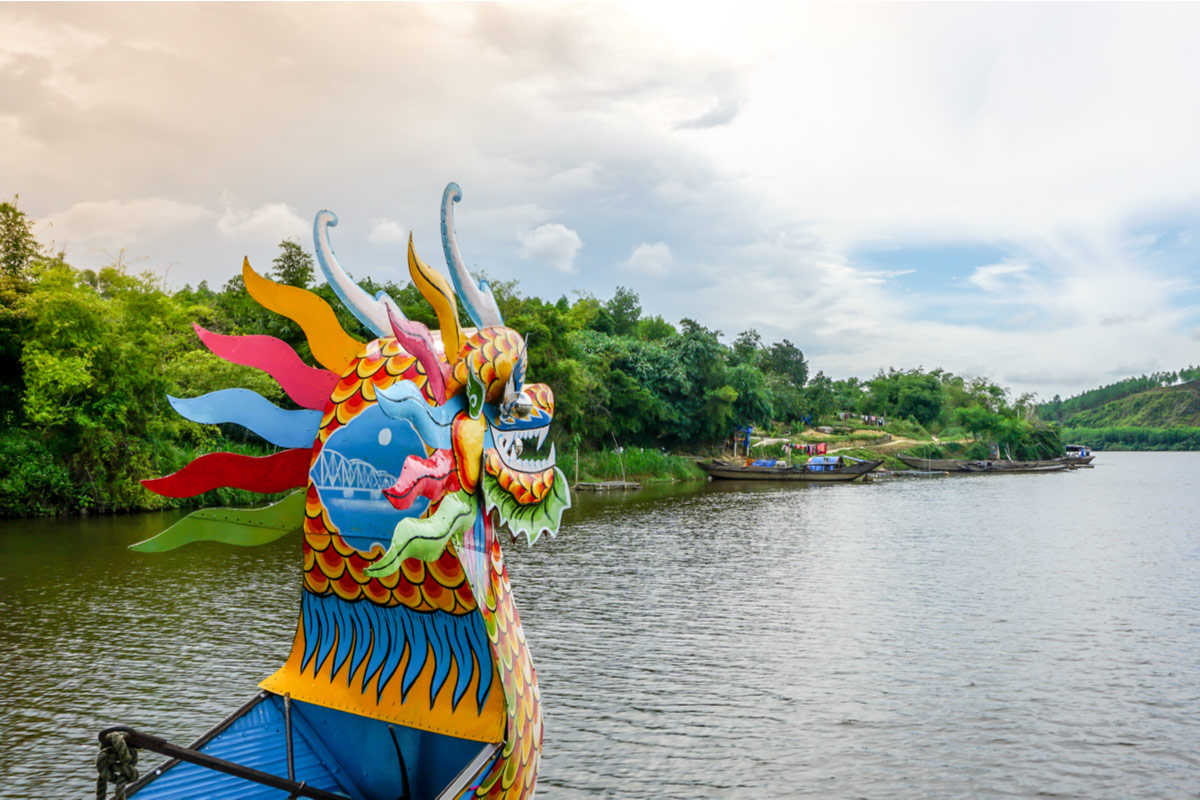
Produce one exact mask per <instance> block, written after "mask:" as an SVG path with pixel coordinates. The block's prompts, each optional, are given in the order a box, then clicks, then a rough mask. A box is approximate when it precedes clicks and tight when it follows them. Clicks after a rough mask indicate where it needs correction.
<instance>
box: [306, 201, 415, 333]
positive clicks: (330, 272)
mask: <svg viewBox="0 0 1200 800" xmlns="http://www.w3.org/2000/svg"><path fill="white" fill-rule="evenodd" d="M337 224H338V218H337V214H334V213H333V212H332V211H320V212H318V214H317V218H316V219H315V220H314V221H313V246H314V249H315V250H316V251H317V262H318V263H319V264H320V265H321V272H322V273H323V274H324V275H325V280H327V281H329V285H330V286H331V287H333V291H334V294H336V295H337V296H338V299H339V300H341V301H342V305H344V306H345V307H346V308H347V309H349V311H350V313H351V314H353V315H354V316H356V317H358V321H359V322H361V323H362V324H363V325H366V326H367V327H368V328H370V329H371V330H372V331H373V332H374V333H375V335H376V336H391V335H392V324H391V322H389V321H388V308H389V307H390V308H391V309H392V312H393V313H394V314H395V315H396V316H398V317H399V318H400V319H404V318H405V317H404V312H402V311H401V310H400V307H399V306H397V305H396V302H395V301H394V300H392V298H390V297H388V296H387V295H386V294H384V293H383V292H380V293H379V294H378V295H377V296H376V297H371V295H369V294H367V293H366V292H365V291H363V289H362V287H360V286H359V285H358V284H357V283H355V282H354V281H353V280H351V279H350V276H349V275H347V274H346V271H345V270H344V269H342V265H341V264H339V263H338V260H337V256H335V255H334V254H333V246H332V245H331V244H330V243H329V229H330V228H332V227H336V226H337Z"/></svg>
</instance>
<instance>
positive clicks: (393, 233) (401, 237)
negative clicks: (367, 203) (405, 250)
mask: <svg viewBox="0 0 1200 800" xmlns="http://www.w3.org/2000/svg"><path fill="white" fill-rule="evenodd" d="M367 241H368V242H370V243H371V244H403V243H405V242H407V241H408V229H407V228H405V227H404V226H403V225H401V224H400V223H399V222H396V220H394V219H385V218H382V217H376V218H375V219H373V220H371V232H370V233H368V234H367Z"/></svg>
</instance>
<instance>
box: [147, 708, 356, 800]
mask: <svg viewBox="0 0 1200 800" xmlns="http://www.w3.org/2000/svg"><path fill="white" fill-rule="evenodd" d="M293 710H294V709H293ZM292 722H293V737H292V748H293V749H292V752H293V760H294V763H295V769H296V773H295V774H296V780H297V781H304V782H305V783H307V784H309V785H310V786H315V787H317V788H319V789H326V790H328V791H331V792H341V793H343V794H349V796H351V797H356V798H363V795H361V794H359V793H357V792H354V791H352V790H351V789H350V787H349V783H350V781H349V779H348V778H347V777H346V774H345V772H344V771H343V770H342V769H341V768H340V767H339V766H338V765H337V763H336V762H335V761H334V760H333V758H332V757H331V756H330V755H329V753H328V752H327V751H324V752H322V750H323V748H320V746H319V743H318V748H317V749H314V747H313V740H314V739H316V737H315V736H313V735H308V736H304V735H300V734H301V731H300V730H299V727H298V726H297V725H296V724H295V723H296V717H295V714H293V717H292ZM200 750H201V751H202V752H204V753H208V754H209V755H213V756H216V757H217V758H223V759H225V760H227V761H233V762H234V763H237V764H242V765H244V766H247V767H253V768H254V769H258V770H262V771H263V772H269V773H271V774H272V775H278V776H280V777H287V741H286V737H285V727H284V723H283V701H282V700H281V699H280V698H278V697H275V696H270V697H268V698H266V699H265V700H263V701H261V702H259V703H257V704H256V705H254V706H253V707H252V708H250V709H249V710H248V711H247V712H246V713H245V714H243V715H242V716H241V717H239V718H238V719H237V720H236V721H234V722H233V723H232V724H231V725H230V726H229V727H228V728H226V729H225V730H224V731H222V732H221V733H219V734H217V736H216V737H214V738H213V739H212V741H210V742H208V743H207V744H205V745H204V746H203V747H201V748H200ZM143 755H144V756H150V755H153V754H143ZM134 796H136V797H137V798H138V800H185V799H186V800H195V799H196V798H205V800H285V799H286V798H287V796H288V795H287V792H282V791H279V790H278V789H271V788H269V787H266V786H262V785H261V784H257V783H253V782H251V781H246V780H243V779H241V778H235V777H233V776H232V775H225V774H224V773H220V772H214V771H212V770H210V769H205V768H203V767H199V766H196V765H195V764H188V763H185V762H179V763H177V764H175V765H174V766H173V767H171V768H170V769H168V770H166V771H165V772H164V773H163V774H162V775H161V776H159V777H157V778H155V779H154V780H152V781H151V782H150V783H148V784H147V785H146V786H145V787H144V788H143V789H141V790H140V791H138V792H137V793H136V795H134Z"/></svg>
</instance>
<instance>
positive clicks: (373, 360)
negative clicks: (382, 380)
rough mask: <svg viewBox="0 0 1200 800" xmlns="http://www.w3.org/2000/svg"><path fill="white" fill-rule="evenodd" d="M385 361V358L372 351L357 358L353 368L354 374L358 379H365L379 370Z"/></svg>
mask: <svg viewBox="0 0 1200 800" xmlns="http://www.w3.org/2000/svg"><path fill="white" fill-rule="evenodd" d="M386 363H387V359H385V358H381V357H379V355H377V354H374V353H373V354H371V355H369V356H367V357H366V358H363V359H361V360H359V362H358V364H357V365H356V366H355V368H354V374H355V375H356V376H357V377H358V378H359V380H366V379H367V378H369V377H371V376H372V375H374V374H375V373H376V372H379V370H381V369H383V367H384V365H385V364H386Z"/></svg>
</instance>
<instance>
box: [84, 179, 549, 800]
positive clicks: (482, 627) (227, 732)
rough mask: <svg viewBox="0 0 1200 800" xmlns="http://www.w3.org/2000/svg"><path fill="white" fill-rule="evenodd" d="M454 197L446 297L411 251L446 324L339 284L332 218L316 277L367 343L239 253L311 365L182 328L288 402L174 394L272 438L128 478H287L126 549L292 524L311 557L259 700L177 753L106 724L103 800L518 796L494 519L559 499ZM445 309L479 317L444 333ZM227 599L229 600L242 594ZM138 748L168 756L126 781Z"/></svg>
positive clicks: (532, 388) (540, 425)
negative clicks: (264, 447) (465, 250)
mask: <svg viewBox="0 0 1200 800" xmlns="http://www.w3.org/2000/svg"><path fill="white" fill-rule="evenodd" d="M458 196H460V195H459V194H458V187H457V186H456V185H454V184H451V185H450V186H449V187H447V189H446V193H445V195H444V196H443V209H442V211H443V217H442V219H443V222H442V236H443V237H444V246H445V249H446V252H447V254H448V255H452V256H453V257H454V258H453V270H454V271H453V272H452V273H451V277H452V278H453V279H454V282H455V285H456V286H457V287H458V296H457V297H456V293H455V291H454V290H453V289H451V288H450V285H449V283H448V282H447V281H446V279H445V278H444V277H442V276H441V275H440V274H439V273H437V272H435V271H433V270H432V269H431V268H430V267H428V266H427V265H426V264H425V263H424V262H423V261H421V260H420V259H419V258H418V257H417V256H416V254H415V251H414V250H413V246H412V243H411V241H410V242H409V252H408V263H409V270H410V273H411V275H412V278H413V282H414V283H415V284H417V285H418V287H419V289H420V291H421V293H422V295H423V296H424V297H425V298H426V300H427V301H428V302H429V303H430V305H431V306H432V307H433V309H434V311H435V313H436V315H437V318H438V321H439V326H440V331H439V333H440V337H439V338H437V339H435V338H434V336H433V335H432V333H433V332H431V331H430V330H429V329H428V328H426V327H425V326H424V325H422V324H420V323H417V322H414V321H412V320H406V319H402V318H400V317H398V316H397V315H396V313H395V311H394V310H392V308H391V306H388V305H386V304H385V303H384V302H383V301H382V300H380V299H379V298H372V297H371V296H370V295H368V294H367V293H366V292H364V291H363V290H362V289H361V288H359V287H358V286H356V285H354V284H353V283H352V282H351V281H350V278H349V276H348V275H346V273H345V272H344V271H343V270H342V269H341V267H340V266H338V264H337V262H336V260H334V256H333V250H332V247H331V246H330V244H329V241H328V238H327V236H328V232H327V228H328V227H330V226H331V225H332V224H336V221H335V220H334V219H333V215H332V214H330V212H327V211H323V212H321V213H320V214H318V216H317V221H316V225H315V228H316V230H315V233H314V236H315V238H316V248H317V253H318V259H319V260H320V262H321V268H322V270H323V271H324V273H325V275H326V278H327V279H328V280H329V283H330V285H331V286H333V287H335V288H334V291H335V292H336V293H337V294H338V297H339V298H340V299H341V301H342V303H343V304H344V305H346V306H347V308H349V309H350V310H351V311H353V312H354V314H355V316H357V317H358V318H359V319H360V320H362V321H363V322H364V324H366V325H368V327H370V328H371V329H372V330H374V331H375V332H376V334H377V335H378V338H377V339H375V340H373V341H371V342H369V343H363V342H359V341H357V340H355V339H353V338H351V337H350V336H349V334H347V333H346V332H345V331H343V330H342V329H341V327H340V325H339V323H338V322H337V316H336V315H335V313H334V311H333V310H332V308H331V307H330V306H329V305H328V304H327V303H325V301H324V300H322V299H320V298H319V297H317V296H316V295H314V294H311V293H310V292H308V291H307V290H304V289H300V288H297V287H294V286H284V285H280V284H277V283H274V282H273V281H270V280H268V279H266V278H264V277H262V276H260V275H258V274H257V273H256V272H254V270H253V269H251V268H250V265H249V262H248V261H247V262H246V263H245V265H244V267H243V279H244V280H245V283H246V288H247V291H248V292H249V293H250V295H251V296H252V297H253V298H254V299H256V300H257V301H258V302H259V303H260V304H261V305H263V306H265V307H267V308H270V309H272V310H275V311H277V312H278V313H281V314H285V315H287V316H289V317H290V318H292V319H294V320H295V321H296V322H297V323H298V324H299V325H300V327H301V328H302V329H303V330H304V332H305V334H306V336H307V337H308V340H309V342H311V343H312V351H313V356H314V359H315V360H316V361H317V362H318V363H319V364H321V366H322V368H321V369H318V368H314V367H310V366H307V365H304V364H303V362H302V361H301V360H300V358H299V356H297V355H296V354H295V352H294V351H293V350H291V348H290V347H289V346H288V345H287V344H286V343H284V342H283V341H280V340H278V339H271V338H270V337H267V336H245V337H236V336H221V335H218V334H213V333H210V332H208V331H205V330H204V329H202V328H198V329H197V333H198V335H199V336H200V338H201V340H202V341H203V342H204V344H205V345H206V346H207V347H208V348H209V349H210V350H212V351H213V352H214V353H215V354H216V355H218V356H220V357H221V358H224V359H225V360H227V361H232V362H234V363H238V364H245V365H248V366H254V367H257V368H259V369H262V370H264V371H266V372H267V373H268V374H269V375H271V377H273V378H275V380H276V381H278V382H279V383H280V385H281V386H282V387H283V388H284V389H285V390H286V391H287V393H288V394H289V396H291V397H292V398H294V399H296V402H297V404H299V405H301V406H302V408H301V409H300V410H286V409H282V408H279V407H277V406H274V405H273V404H271V403H270V402H269V401H268V400H266V399H265V398H263V397H261V396H258V395H254V393H252V392H249V391H248V390H246V389H230V390H224V391H219V392H214V393H211V394H209V395H204V396H202V397H199V398H188V399H180V398H171V403H172V405H173V406H174V407H175V409H176V410H177V411H178V412H179V413H180V414H181V415H183V416H185V417H187V418H188V419H192V420H193V421H196V422H204V423H236V424H239V425H242V426H243V427H246V428H248V429H249V430H251V431H253V432H254V433H256V434H258V435H259V436H261V437H263V438H264V439H266V440H267V441H269V442H271V443H272V444H274V445H276V446H278V447H286V448H288V449H286V450H282V451H280V452H277V453H274V454H272V455H269V456H264V457H261V458H258V457H251V456H244V455H237V454H233V453H211V454H208V455H204V456H200V457H199V458H197V459H196V460H195V461H193V462H192V463H191V464H189V465H188V466H186V467H184V468H183V469H181V470H180V471H178V472H176V473H174V474H172V475H168V476H165V477H162V478H156V479H153V480H146V481H143V483H144V484H145V485H146V487H147V488H148V489H150V490H152V491H155V492H157V493H159V494H163V495H166V496H170V497H192V496H196V495H198V494H201V493H202V492H205V491H208V490H209V489H212V488H214V487H220V486H229V487H235V488H241V489H245V490H247V491H251V492H259V493H276V492H285V491H288V490H290V489H293V488H294V489H297V490H298V491H295V492H293V493H292V494H289V495H288V496H286V497H285V498H284V499H282V500H280V501H278V502H276V503H275V504H274V505H271V506H267V507H265V508H254V509H212V508H206V509H200V510H199V511H195V512H193V513H192V514H190V515H189V516H187V517H185V518H183V519H182V520H179V521H178V522H176V523H175V524H174V525H173V526H172V527H170V528H168V529H167V530H165V531H163V532H162V533H159V534H158V535H157V536H155V537H153V538H151V539H148V540H147V541H145V542H140V543H138V544H136V545H133V549H134V550H136V551H138V552H146V553H155V552H161V551H164V550H171V549H173V548H176V547H179V546H181V545H185V544H188V543H189V542H195V541H215V542H222V543H225V544H235V545H241V546H253V545H259V544H265V543H266V542H270V541H274V540H276V539H278V538H280V537H283V536H288V535H292V536H293V537H294V540H295V545H296V549H297V551H298V552H297V555H298V556H300V555H302V556H303V564H304V569H303V573H302V583H303V586H302V590H301V592H300V598H299V600H300V602H299V608H298V611H299V617H298V621H297V628H296V636H295V639H294V641H293V643H292V648H291V653H290V655H289V656H288V658H287V660H286V661H285V662H284V664H283V665H282V666H281V667H280V668H279V669H278V670H277V671H276V672H275V673H274V674H272V675H270V676H268V677H267V678H266V679H264V680H263V681H262V682H261V683H260V684H259V687H258V688H259V689H260V690H261V691H260V692H259V693H258V694H257V695H256V696H255V697H254V698H253V699H251V700H250V702H248V703H246V704H245V705H244V706H243V707H242V708H240V709H238V710H237V711H235V712H234V713H233V714H232V715H231V716H230V717H228V719H226V721H225V722H223V723H221V724H220V725H218V726H217V727H215V728H214V729H212V730H211V731H209V732H208V733H207V734H205V735H204V736H202V737H201V738H200V739H199V740H197V741H196V742H193V743H192V744H191V745H190V746H187V747H181V746H178V745H175V744H172V743H170V742H167V741H164V740H163V739H160V738H158V737H157V736H152V735H149V734H146V733H142V732H139V731H137V730H135V729H133V728H130V727H127V726H116V727H111V728H107V729H105V730H104V731H101V733H100V742H101V753H100V757H99V759H98V760H97V768H98V770H99V772H100V777H99V779H98V781H97V788H98V792H97V793H98V795H99V796H100V797H104V796H105V794H104V792H105V790H106V788H107V784H108V783H110V782H112V783H114V784H115V785H116V790H117V791H116V794H115V797H125V796H126V793H128V794H129V795H130V796H134V797H136V798H137V800H193V799H194V798H204V800H282V798H285V797H288V798H290V797H307V798H314V800H396V798H404V800H450V798H460V797H471V798H477V799H479V800H482V798H505V800H527V798H531V797H533V793H534V789H535V786H536V781H537V770H538V763H539V760H540V754H541V747H542V711H541V700H540V693H539V689H538V684H537V673H536V671H535V670H534V668H533V663H532V660H531V657H530V654H529V649H528V647H527V646H526V644H525V634H524V633H523V631H522V629H521V620H520V615H519V614H518V613H517V609H516V605H515V602H514V600H513V594H512V590H511V586H510V583H509V576H508V572H507V570H506V568H505V566H504V559H503V555H502V552H501V549H500V537H501V531H502V529H503V528H508V530H509V531H510V533H512V535H513V536H514V537H516V536H518V535H520V534H524V536H525V538H527V540H528V541H529V543H530V544H532V543H533V542H534V541H536V540H537V539H538V538H539V537H540V536H541V535H542V534H544V533H545V534H550V535H553V534H554V533H555V532H556V531H557V529H558V526H559V523H560V521H561V519H562V514H563V511H564V510H566V509H567V508H569V507H570V494H569V491H568V487H567V479H566V476H565V475H564V474H563V473H562V470H560V469H559V468H558V467H557V466H555V463H554V462H555V457H554V448H553V447H551V448H550V450H549V453H548V455H546V456H544V457H539V456H538V454H537V453H536V451H537V450H538V449H539V448H540V447H541V444H542V443H543V442H544V441H545V439H546V435H547V432H548V431H549V427H550V424H551V422H552V418H553V414H554V396H553V393H552V392H551V390H550V388H549V387H547V386H545V385H543V384H536V383H527V382H525V372H526V370H525V366H526V362H525V345H524V341H523V339H522V338H521V336H520V334H518V333H517V332H516V331H514V330H512V329H511V328H508V327H505V326H504V324H503V320H502V319H501V317H500V312H499V309H498V308H497V307H496V305H495V302H494V300H492V299H491V295H490V293H487V294H484V293H483V292H482V291H481V290H480V289H478V288H477V283H476V282H475V281H474V279H473V278H471V276H470V275H469V273H467V272H466V268H465V267H463V266H462V261H461V257H460V256H458V249H457V246H456V245H455V244H454V239H453V227H452V220H448V216H449V212H450V204H451V203H452V202H454V201H456V200H457V198H458ZM458 300H461V301H462V302H463V306H464V308H465V309H466V310H467V311H468V313H469V315H470V317H471V320H472V322H473V323H474V324H475V328H474V329H473V332H472V330H470V329H463V328H462V327H461V326H460V323H459V321H458V314H457V301H458ZM522 454H523V455H522ZM239 588H246V587H239ZM228 591H229V592H230V602H241V601H242V599H243V598H244V597H246V596H251V595H250V594H247V593H246V592H239V593H236V594H235V593H234V592H233V588H232V587H230V588H229V589H228ZM169 666H170V665H164V667H165V668H169ZM196 681H197V683H198V684H200V685H202V686H203V685H206V684H210V683H213V682H214V681H215V682H218V683H219V682H220V676H219V675H198V676H196ZM139 749H143V750H150V751H153V752H156V753H159V754H161V755H163V756H166V757H167V759H168V760H167V761H166V762H165V763H163V764H161V765H160V766H158V767H156V768H153V769H151V770H150V771H149V772H147V773H146V774H145V775H143V776H141V777H140V778H139V777H138V771H137V767H136V763H137V750H139Z"/></svg>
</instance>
